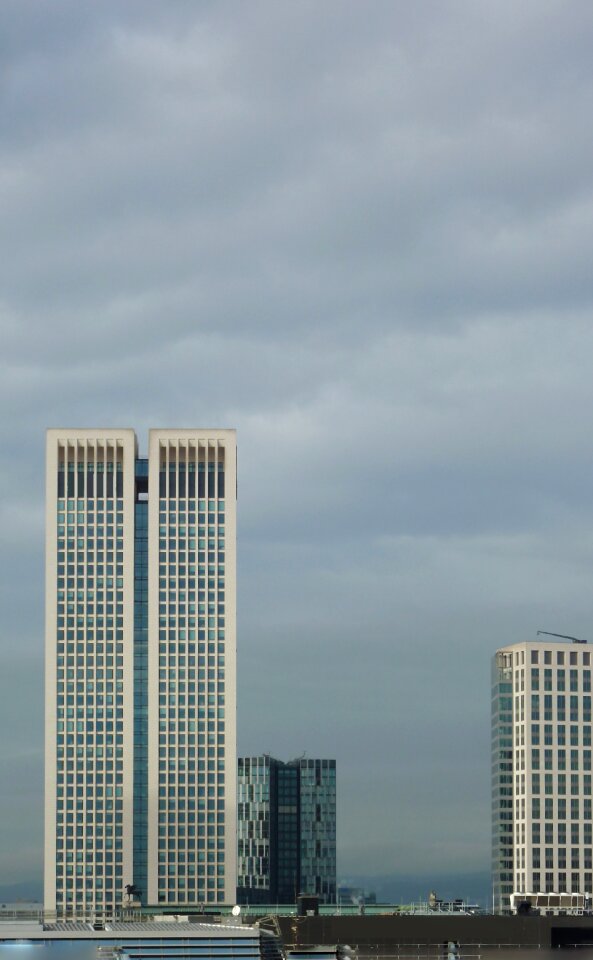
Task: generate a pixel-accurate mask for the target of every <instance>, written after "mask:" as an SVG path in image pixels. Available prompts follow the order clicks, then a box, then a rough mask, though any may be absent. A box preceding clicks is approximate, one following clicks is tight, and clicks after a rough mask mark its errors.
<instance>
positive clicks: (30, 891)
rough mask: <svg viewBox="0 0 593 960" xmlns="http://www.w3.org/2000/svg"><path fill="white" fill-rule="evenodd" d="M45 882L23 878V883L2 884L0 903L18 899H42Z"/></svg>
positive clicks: (0, 886)
mask: <svg viewBox="0 0 593 960" xmlns="http://www.w3.org/2000/svg"><path fill="white" fill-rule="evenodd" d="M42 899H43V884H41V883H39V881H35V880H23V881H22V882H21V883H5V884H0V905H1V904H3V903H15V902H16V901H17V900H26V901H32V900H40V901H41V900H42Z"/></svg>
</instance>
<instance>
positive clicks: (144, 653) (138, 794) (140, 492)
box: [134, 458, 148, 902]
mask: <svg viewBox="0 0 593 960" xmlns="http://www.w3.org/2000/svg"><path fill="white" fill-rule="evenodd" d="M147 844H148V460H147V459H145V458H142V459H138V460H137V461H136V489H135V504H134V886H135V887H136V890H137V894H136V896H137V897H140V899H143V900H144V902H146V894H147V889H148V862H147V852H148V851H147Z"/></svg>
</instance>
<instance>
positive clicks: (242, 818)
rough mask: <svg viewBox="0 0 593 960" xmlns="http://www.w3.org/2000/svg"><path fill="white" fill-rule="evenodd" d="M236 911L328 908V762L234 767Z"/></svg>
mask: <svg viewBox="0 0 593 960" xmlns="http://www.w3.org/2000/svg"><path fill="white" fill-rule="evenodd" d="M238 770H239V782H238V802H239V820H238V831H239V833H238V852H239V863H238V885H237V898H238V900H239V902H240V903H269V904H274V903H294V902H295V900H296V897H297V896H298V895H299V894H300V893H312V894H317V895H318V896H319V897H320V900H321V902H322V903H335V902H336V761H335V760H306V759H304V758H301V759H298V760H291V761H290V762H289V763H283V762H282V761H281V760H275V759H274V758H273V757H270V756H261V757H244V758H239V762H238Z"/></svg>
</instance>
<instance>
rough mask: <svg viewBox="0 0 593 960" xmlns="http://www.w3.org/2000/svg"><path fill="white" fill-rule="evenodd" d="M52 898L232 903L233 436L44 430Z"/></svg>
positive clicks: (58, 902) (85, 906)
mask: <svg viewBox="0 0 593 960" xmlns="http://www.w3.org/2000/svg"><path fill="white" fill-rule="evenodd" d="M46 490H47V508H46V509H47V517H46V523H47V527H46V554H47V558H46V802H45V817H46V822H45V837H46V839H45V907H46V910H50V911H54V910H55V911H56V912H57V913H58V914H60V915H82V914H87V915H89V914H92V915H97V914H103V913H104V914H107V915H110V914H112V913H113V912H114V911H116V910H118V909H119V908H120V907H121V905H122V903H123V902H124V899H125V887H126V886H127V885H132V884H133V885H134V886H135V887H136V888H137V889H138V890H140V891H141V893H140V900H141V902H142V903H143V904H150V905H159V904H160V905H177V904H179V905H180V906H185V907H187V905H188V904H189V905H190V904H197V903H205V904H209V903H223V902H231V901H234V898H235V883H236V828H235V810H236V729H235V727H236V719H235V711H236V677H235V670H236V608H235V603H236V601H235V596H236V439H235V432H234V431H233V430H151V431H150V440H149V452H148V457H147V458H142V457H139V456H138V452H137V442H136V437H135V434H134V432H133V431H132V430H119V429H112V430H49V431H48V438H47V488H46Z"/></svg>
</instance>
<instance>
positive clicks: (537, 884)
mask: <svg viewBox="0 0 593 960" xmlns="http://www.w3.org/2000/svg"><path fill="white" fill-rule="evenodd" d="M592 826H593V824H592V794H591V654H590V651H589V650H588V649H587V647H586V646H584V645H581V644H580V643H574V644H571V643H568V644H567V643H562V642H538V641H535V642H529V643H517V644H513V645H512V646H509V647H504V648H502V649H501V650H498V651H497V653H496V655H495V657H494V660H493V672H492V887H493V906H494V910H495V912H498V913H507V912H509V910H510V908H511V894H516V895H518V896H521V895H525V896H527V895H528V894H550V893H556V894H558V893H560V894H561V893H573V894H577V893H579V894H589V895H590V894H591V893H592V892H593V859H592V851H593V836H592Z"/></svg>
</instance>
